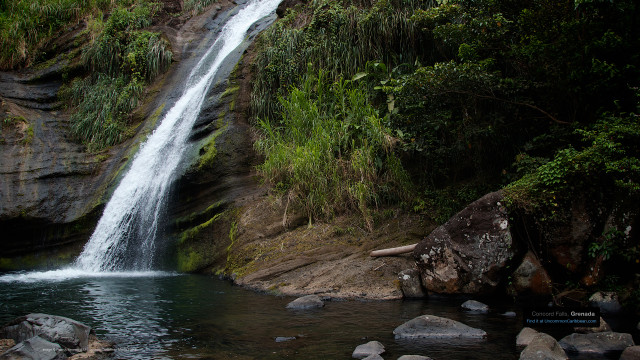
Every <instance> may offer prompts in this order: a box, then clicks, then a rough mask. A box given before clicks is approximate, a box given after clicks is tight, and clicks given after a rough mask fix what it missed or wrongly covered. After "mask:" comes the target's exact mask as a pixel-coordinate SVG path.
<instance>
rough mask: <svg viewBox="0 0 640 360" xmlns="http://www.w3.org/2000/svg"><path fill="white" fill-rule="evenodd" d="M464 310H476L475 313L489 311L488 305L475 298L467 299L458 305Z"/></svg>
mask: <svg viewBox="0 0 640 360" xmlns="http://www.w3.org/2000/svg"><path fill="white" fill-rule="evenodd" d="M460 306H461V307H462V308H463V309H464V310H467V311H471V312H477V313H487V312H489V306H488V305H487V304H483V303H481V302H480V301H476V300H467V301H465V302H464V303H462V305H460Z"/></svg>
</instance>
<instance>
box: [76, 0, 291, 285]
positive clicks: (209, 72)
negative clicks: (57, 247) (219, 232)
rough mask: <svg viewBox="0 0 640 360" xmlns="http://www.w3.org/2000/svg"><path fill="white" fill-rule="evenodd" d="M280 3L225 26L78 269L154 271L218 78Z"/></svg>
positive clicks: (138, 159)
mask: <svg viewBox="0 0 640 360" xmlns="http://www.w3.org/2000/svg"><path fill="white" fill-rule="evenodd" d="M280 1H281V0H263V1H260V0H251V1H249V2H248V4H247V5H246V6H245V7H244V8H243V9H241V10H240V11H239V12H238V13H237V14H236V15H234V16H233V17H231V18H230V19H229V21H228V22H227V23H226V24H225V25H224V27H223V28H222V30H221V32H220V34H219V35H218V37H217V39H216V40H215V42H214V43H213V45H212V46H211V47H210V48H209V50H207V52H206V53H205V55H204V56H203V57H202V58H201V59H200V61H199V62H198V64H197V65H196V66H195V67H194V69H193V70H192V71H191V74H190V75H189V77H188V79H187V81H186V85H185V89H184V91H183V94H182V95H181V97H180V98H179V100H178V101H177V102H176V103H175V105H174V106H173V107H172V108H171V109H170V110H169V111H168V112H167V114H166V115H165V116H164V118H163V119H162V121H161V122H160V125H159V126H158V127H157V129H156V130H155V131H154V132H153V133H152V134H151V135H150V136H149V138H148V139H147V140H146V141H145V142H144V143H143V144H142V145H141V147H140V149H139V150H138V152H137V154H136V155H135V157H134V159H133V161H132V163H131V166H130V168H129V170H128V171H127V173H126V174H125V175H124V177H123V178H122V180H121V181H120V184H119V185H118V187H117V188H116V190H115V191H114V193H113V195H112V197H111V199H110V200H109V202H108V203H107V205H106V207H105V209H104V213H103V214H102V217H101V218H100V220H99V221H98V225H97V226H96V229H95V230H94V232H93V235H92V236H91V238H90V239H89V241H88V242H87V244H86V245H85V247H84V250H83V251H82V253H81V254H80V255H79V256H78V258H77V259H76V261H75V266H76V267H77V268H79V269H81V270H84V271H91V272H96V271H122V270H150V269H151V268H152V266H153V264H154V255H155V248H156V237H157V236H158V230H159V225H160V224H159V223H158V222H159V217H160V216H161V214H162V211H163V209H164V208H165V202H166V200H167V195H168V190H169V186H170V184H171V181H172V180H173V177H174V173H175V171H176V169H177V168H178V165H179V164H180V162H181V160H182V158H183V154H184V153H185V150H186V149H187V146H188V144H187V139H188V137H189V133H190V131H191V128H192V126H193V124H194V122H195V121H196V119H197V117H198V114H199V113H200V108H201V106H202V104H203V101H204V99H205V96H206V94H207V92H208V90H209V88H210V86H211V83H212V81H213V78H214V76H215V75H216V73H217V71H218V68H220V66H221V65H222V64H223V62H224V60H225V58H226V57H227V55H229V54H230V53H232V52H233V51H234V49H236V48H237V47H238V46H239V45H240V44H241V43H242V42H243V41H244V39H245V37H246V34H247V31H248V30H249V28H250V27H251V26H252V25H253V24H254V23H255V22H257V21H258V20H260V19H262V18H264V17H265V16H267V15H269V14H270V13H272V12H273V11H275V9H276V7H277V6H278V4H279V3H280Z"/></svg>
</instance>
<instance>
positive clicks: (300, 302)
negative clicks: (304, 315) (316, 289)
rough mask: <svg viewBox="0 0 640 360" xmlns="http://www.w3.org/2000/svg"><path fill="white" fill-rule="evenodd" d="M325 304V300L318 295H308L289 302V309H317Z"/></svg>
mask: <svg viewBox="0 0 640 360" xmlns="http://www.w3.org/2000/svg"><path fill="white" fill-rule="evenodd" d="M323 306H324V302H322V299H320V297H319V296H318V295H307V296H303V297H299V298H297V299H295V300H293V301H292V302H290V303H288V304H287V309H294V310H305V309H317V308H321V307H323Z"/></svg>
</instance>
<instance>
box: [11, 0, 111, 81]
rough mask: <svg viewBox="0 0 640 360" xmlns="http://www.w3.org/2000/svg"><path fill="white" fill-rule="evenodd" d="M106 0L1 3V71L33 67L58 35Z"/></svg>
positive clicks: (45, 0)
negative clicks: (52, 39)
mask: <svg viewBox="0 0 640 360" xmlns="http://www.w3.org/2000/svg"><path fill="white" fill-rule="evenodd" d="M110 3H111V1H107V0H35V1H34V0H3V1H2V2H0V69H2V70H8V69H12V68H15V67H17V66H24V65H29V64H31V63H32V62H33V61H34V59H35V58H36V57H38V55H39V54H38V51H39V50H40V49H41V48H42V47H43V46H44V45H45V44H46V43H47V41H48V40H49V38H50V37H51V36H53V35H54V34H55V33H56V32H58V31H60V30H61V29H64V27H65V26H67V25H69V24H70V23H74V22H78V21H80V19H81V18H82V17H83V16H84V15H86V14H88V13H91V12H93V11H96V10H99V9H106V8H108V7H109V6H110Z"/></svg>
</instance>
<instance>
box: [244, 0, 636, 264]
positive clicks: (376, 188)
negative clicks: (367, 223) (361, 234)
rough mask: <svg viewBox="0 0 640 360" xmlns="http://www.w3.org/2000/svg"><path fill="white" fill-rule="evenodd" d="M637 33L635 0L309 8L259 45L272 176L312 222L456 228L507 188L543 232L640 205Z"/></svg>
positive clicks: (259, 87) (290, 15) (257, 98)
mask: <svg viewBox="0 0 640 360" xmlns="http://www.w3.org/2000/svg"><path fill="white" fill-rule="evenodd" d="M638 34H640V4H638V2H636V1H633V0H562V1H556V0H525V1H522V0H518V1H515V0H437V1H427V0H424V1H419V0H377V1H376V0H371V1H367V0H361V1H356V2H352V1H328V0H309V1H308V2H305V1H301V2H299V4H298V5H297V6H295V7H294V8H291V9H289V10H288V12H287V13H286V15H285V16H284V18H283V19H281V20H279V21H278V22H277V23H276V24H275V25H274V26H272V27H271V28H270V29H269V30H267V31H266V32H265V33H263V34H262V35H261V37H260V38H259V40H258V49H259V51H258V54H257V56H256V61H255V64H254V66H255V81H254V87H253V93H252V105H251V106H252V113H253V115H254V116H255V118H256V119H257V123H258V124H259V127H260V128H261V129H262V140H260V141H259V142H258V149H259V150H260V151H261V152H262V153H263V154H264V155H265V159H266V160H265V163H264V164H263V165H262V166H261V167H260V170H261V171H262V172H263V174H264V175H265V177H266V179H267V180H268V181H269V182H270V183H272V184H273V185H274V186H275V189H276V191H278V192H279V193H281V194H283V195H284V196H286V197H287V198H288V199H294V200H295V201H296V202H297V203H299V204H301V205H302V207H303V208H305V209H307V211H308V214H309V216H322V217H331V216H333V215H335V213H336V212H337V211H343V210H348V209H354V210H358V209H360V210H362V209H365V208H367V207H369V208H371V207H375V206H377V205H379V204H381V203H388V202H392V203H395V204H401V205H403V206H406V207H409V208H411V209H413V210H414V211H418V212H423V213H425V214H427V215H429V216H430V217H431V218H433V219H434V220H436V221H437V222H444V221H445V220H447V219H448V218H449V217H450V216H451V215H452V214H453V213H455V212H456V211H458V210H460V209H461V208H462V207H464V206H465V205H466V204H468V203H469V202H470V201H472V200H475V199H477V198H478V197H480V196H481V195H483V194H485V193H486V192H488V191H492V190H498V189H504V190H505V193H506V196H507V199H508V201H509V205H510V207H511V208H513V209H519V210H520V211H522V212H524V213H526V214H529V215H531V216H532V217H534V218H535V219H536V221H537V222H538V223H540V224H544V223H545V222H546V223H549V222H561V221H563V220H567V219H568V218H569V216H570V211H571V204H572V201H574V200H575V199H576V198H578V197H584V198H587V199H589V198H598V199H602V198H607V199H609V201H611V202H615V201H617V200H620V199H626V200H631V201H632V202H635V203H636V204H637V203H638V200H640V196H639V195H640V118H639V114H640V88H639V86H640V68H639V66H640V36H638ZM320 78H321V79H322V80H321V81H320V80H317V79H320ZM310 79H311V80H310ZM310 81H311V83H310ZM316 81H317V83H316ZM331 83H333V84H332V85H331ZM327 89H336V90H331V91H329V93H330V94H329V95H327ZM337 89H340V90H337ZM344 89H349V91H353V92H354V93H357V96H358V101H353V100H352V98H351V96H349V95H347V94H346V93H345V92H344ZM322 109H324V111H323V110H322ZM355 114H360V115H357V116H355V117H354V115H355ZM369 119H375V121H373V120H371V121H370V120H369ZM301 122H304V125H300V124H301ZM374 123H375V126H374V127H371V124H374ZM308 124H313V125H308ZM316 126H317V128H316ZM292 127H294V129H292ZM301 129H304V132H302V133H301V132H299V130H301ZM327 129H330V130H327ZM372 129H375V130H372ZM344 138H346V139H347V142H346V145H345V142H344V141H343V140H338V139H344ZM334 139H335V140H334ZM349 139H351V140H349ZM381 139H384V140H381ZM349 141H350V142H349ZM320 144H323V146H325V147H324V148H321V147H320ZM285 153H286V154H287V155H286V158H287V159H289V160H288V161H285V160H283V157H284V156H285V155H284V154H285ZM362 154H368V157H367V160H366V161H367V162H368V163H369V164H370V165H369V168H368V173H367V174H366V175H356V173H354V169H355V168H356V167H357V166H358V165H357V164H358V162H357V160H356V159H354V157H356V156H358V157H359V156H362ZM359 159H360V158H359ZM398 160H400V162H397V163H396V161H398ZM391 164H393V165H391ZM327 174H330V175H327ZM310 179H311V180H310ZM407 179H409V180H407ZM358 187H360V188H362V190H364V192H363V193H366V195H367V196H366V197H365V198H362V197H359V196H358V195H356V194H354V191H353V190H351V189H354V188H358ZM329 189H332V190H329ZM318 191H320V192H322V193H324V194H333V193H335V194H338V195H336V196H335V197H334V196H333V195H329V196H328V197H327V198H324V199H322V200H321V201H318V198H317V197H316V196H315V194H316V192H318ZM327 191H330V192H329V193H326V192H327ZM344 194H350V196H345V195H344ZM390 194H403V196H391V195H390ZM326 209H330V210H326ZM367 211H368V210H367ZM364 214H365V218H366V216H368V215H367V213H366V212H365V213H364ZM604 238H605V239H608V238H609V237H606V236H605V237H604ZM611 238H613V237H611ZM603 244H604V245H603ZM606 244H609V245H607V246H608V247H607V246H605V245H606ZM604 247H607V248H606V249H604ZM616 247H617V248H618V250H621V251H622V249H623V248H625V249H627V250H629V247H625V246H623V245H622V244H618V245H616V244H614V243H613V242H611V243H607V242H606V241H605V242H604V243H599V244H592V247H591V249H590V254H592V255H593V256H597V255H599V254H604V253H607V252H609V253H610V252H611V251H612V250H611V249H614V248H616ZM603 249H604V250H603ZM634 249H635V248H634ZM627 250H624V251H627ZM636 250H637V249H636ZM629 251H631V250H629ZM636 253H638V251H636ZM632 261H633V259H632Z"/></svg>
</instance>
